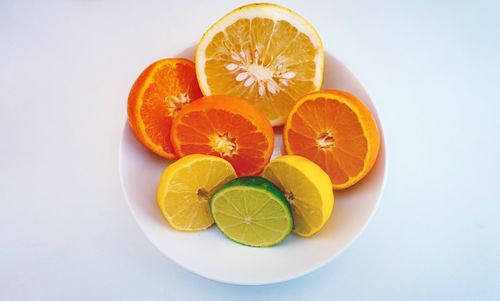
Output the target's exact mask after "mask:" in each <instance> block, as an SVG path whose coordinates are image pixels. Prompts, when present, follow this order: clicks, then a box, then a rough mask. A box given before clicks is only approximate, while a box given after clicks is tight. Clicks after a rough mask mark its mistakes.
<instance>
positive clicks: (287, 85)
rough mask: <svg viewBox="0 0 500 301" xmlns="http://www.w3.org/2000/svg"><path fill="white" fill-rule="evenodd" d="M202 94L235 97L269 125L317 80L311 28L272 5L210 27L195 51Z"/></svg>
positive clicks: (319, 71)
mask: <svg viewBox="0 0 500 301" xmlns="http://www.w3.org/2000/svg"><path fill="white" fill-rule="evenodd" d="M195 61H196V75H197V77H198V82H199V84H200V88H201V90H202V91H203V94H204V95H214V94H215V95H216V94H228V95H235V96H239V97H241V98H243V99H245V100H247V101H249V102H250V103H251V104H253V105H254V106H256V107H257V108H258V109H259V110H260V111H262V112H263V113H264V115H265V116H266V117H267V118H268V119H269V121H270V122H271V124H272V125H273V126H276V125H281V124H283V122H284V121H285V119H286V116H287V115H288V112H289V111H290V109H291V108H292V106H293V104H294V103H295V101H296V100H297V99H299V98H300V97H301V96H302V95H304V94H306V93H309V92H312V91H316V90H318V89H319V88H320V87H321V83H322V81H323V68H324V54H323V45H322V42H321V39H320V37H319V35H318V33H317V32H316V30H315V29H314V28H313V27H312V26H311V24H309V23H308V22H307V21H306V20H305V19H304V18H302V17H301V16H299V15H298V14H297V13H295V12H293V11H291V10H289V9H287V8H284V7H281V6H278V5H274V4H267V3H262V4H249V5H246V6H243V7H240V8H237V9H235V10H233V11H232V12H230V13H228V14H227V15H225V16H224V17H222V18H221V19H220V20H219V21H217V22H216V23H215V24H214V25H212V27H210V28H209V29H208V30H207V31H206V32H205V34H204V35H203V37H202V38H201V40H200V42H199V43H198V47H197V48H196V59H195Z"/></svg>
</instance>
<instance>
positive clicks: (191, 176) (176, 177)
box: [157, 154, 236, 231]
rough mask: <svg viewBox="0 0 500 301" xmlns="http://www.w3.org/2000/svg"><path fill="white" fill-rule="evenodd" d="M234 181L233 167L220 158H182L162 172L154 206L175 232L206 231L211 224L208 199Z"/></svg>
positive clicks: (197, 155) (198, 155) (195, 155)
mask: <svg viewBox="0 0 500 301" xmlns="http://www.w3.org/2000/svg"><path fill="white" fill-rule="evenodd" d="M234 178H236V172H235V171H234V168H233V167H232V166H231V164H230V163H229V162H227V161H226V160H224V159H221V158H219V157H215V156H209V155H200V154H193V155H188V156H185V157H183V158H181V159H179V160H177V161H175V162H174V163H172V164H170V165H169V166H168V167H167V168H166V169H165V170H164V171H163V174H162V176H161V178H160V183H159V185H158V190H157V203H158V207H159V208H160V210H161V212H162V213H163V216H164V217H165V218H166V219H167V221H168V223H169V224H170V225H171V226H172V227H173V228H174V229H176V230H180V231H199V230H203V229H206V228H208V227H210V226H211V225H212V224H213V223H214V220H213V218H212V214H211V212H210V206H209V200H210V197H211V196H212V194H213V193H214V192H215V191H216V190H218V189H219V188H220V187H221V186H222V185H224V184H225V183H227V182H228V181H230V180H232V179H234Z"/></svg>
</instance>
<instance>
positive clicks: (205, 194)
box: [196, 188, 210, 202]
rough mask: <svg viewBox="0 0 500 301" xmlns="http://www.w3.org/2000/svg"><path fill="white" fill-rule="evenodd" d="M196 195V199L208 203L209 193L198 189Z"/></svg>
mask: <svg viewBox="0 0 500 301" xmlns="http://www.w3.org/2000/svg"><path fill="white" fill-rule="evenodd" d="M196 194H197V195H198V199H199V200H200V201H203V202H208V199H209V196H210V195H209V193H208V191H206V190H205V189H203V188H200V189H198V192H197V193H196Z"/></svg>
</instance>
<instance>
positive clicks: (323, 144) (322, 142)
mask: <svg viewBox="0 0 500 301" xmlns="http://www.w3.org/2000/svg"><path fill="white" fill-rule="evenodd" d="M334 142H335V139H333V135H332V133H331V132H330V131H325V132H323V133H322V134H321V135H319V136H318V138H317V139H316V143H317V144H318V146H319V147H320V148H322V149H328V148H330V147H332V146H333V143H334Z"/></svg>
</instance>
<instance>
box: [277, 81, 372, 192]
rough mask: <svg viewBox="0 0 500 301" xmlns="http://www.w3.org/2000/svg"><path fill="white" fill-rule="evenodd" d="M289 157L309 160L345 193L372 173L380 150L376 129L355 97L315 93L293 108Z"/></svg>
mask: <svg viewBox="0 0 500 301" xmlns="http://www.w3.org/2000/svg"><path fill="white" fill-rule="evenodd" d="M283 142H284V145H285V151H286V152H287V153H288V154H293V155H300V156H303V157H306V158H308V159H310V160H312V161H314V162H315V163H316V164H318V165H319V166H320V167H321V168H322V169H323V170H324V171H326V173H327V174H328V175H329V176H330V180H331V181H332V184H333V188H334V189H345V188H348V187H350V186H352V185H354V184H356V183H357V182H358V181H360V180H361V179H362V178H363V177H364V176H366V175H367V174H368V172H369V171H370V170H371V169H372V167H373V165H374V164H375V161H376V159H377V155H378V152H379V147H380V135H379V132H378V128H377V125H376V123H375V120H374V119H373V117H372V115H371V113H370V111H369V110H368V108H367V107H366V106H365V105H364V104H363V103H362V102H361V101H360V100H359V99H357V98H356V97H355V96H354V95H351V94H349V93H347V92H343V91H338V90H325V91H319V92H314V93H311V94H308V95H305V96H304V97H302V98H301V99H300V100H299V101H298V102H297V103H296V104H295V106H294V107H293V108H292V110H291V112H290V115H289V116H288V119H287V121H286V124H285V127H284V129H283Z"/></svg>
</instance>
